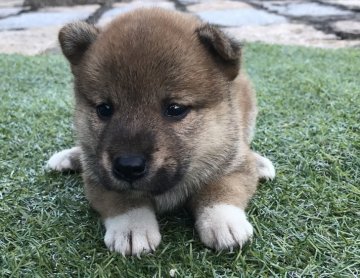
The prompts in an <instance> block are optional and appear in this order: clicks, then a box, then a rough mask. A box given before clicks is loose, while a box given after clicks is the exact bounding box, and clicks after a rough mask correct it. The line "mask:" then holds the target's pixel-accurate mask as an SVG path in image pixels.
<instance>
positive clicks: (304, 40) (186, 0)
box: [0, 0, 360, 55]
mask: <svg viewBox="0 0 360 278" xmlns="http://www.w3.org/2000/svg"><path fill="white" fill-rule="evenodd" d="M22 3H23V0H0V53H21V54H25V55H35V54H41V53H52V52H56V53H57V52H59V51H60V49H59V45H58V43H57V35H58V31H59V29H60V28H61V27H62V26H63V25H64V24H66V23H68V22H70V21H75V20H80V19H90V18H91V20H93V19H95V21H97V25H100V26H103V25H105V24H106V23H108V22H109V21H110V20H112V19H113V18H114V17H116V16H118V15H119V14H122V13H125V12H128V11H131V10H133V9H136V8H139V7H154V6H155V7H161V8H165V9H171V10H174V9H180V10H182V11H186V12H190V13H193V14H195V15H197V16H199V17H200V18H202V19H203V20H205V21H208V22H210V23H213V24H216V25H219V26H220V27H223V28H224V30H225V31H226V32H229V33H230V34H231V35H233V36H234V37H236V38H237V39H240V40H243V41H250V42H252V41H260V42H267V43H276V44H289V45H302V46H313V47H326V48H330V47H331V48H338V47H359V48H360V13H359V10H357V8H358V7H360V0H236V1H235V0H223V1H222V0H143V1H139V0H136V1H131V0H127V1H126V2H125V1H122V2H117V3H114V4H113V5H112V7H110V8H109V9H108V10H106V8H105V12H104V13H103V14H101V12H102V11H103V10H104V7H103V8H101V9H99V7H100V6H99V5H83V6H73V7H51V8H43V9H40V10H38V11H29V10H28V8H26V7H25V10H24V11H23V12H21V14H18V13H19V12H20V11H21V9H22ZM331 3H333V4H334V5H331ZM321 24H325V25H321ZM340 38H342V39H343V40H341V39H340Z"/></svg>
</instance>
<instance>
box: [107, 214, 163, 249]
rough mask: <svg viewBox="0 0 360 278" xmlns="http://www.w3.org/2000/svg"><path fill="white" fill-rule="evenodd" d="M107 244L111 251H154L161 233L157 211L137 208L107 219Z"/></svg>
mask: <svg viewBox="0 0 360 278" xmlns="http://www.w3.org/2000/svg"><path fill="white" fill-rule="evenodd" d="M105 227H106V234H105V239H104V241H105V244H106V246H107V247H108V248H109V249H110V251H116V252H119V253H121V254H122V255H133V256H135V255H137V256H140V254H141V253H149V252H151V251H154V250H155V249H156V247H157V246H158V245H159V244H160V241H161V235H160V232H159V225H158V222H157V220H156V217H155V213H154V212H153V211H152V210H150V209H149V208H145V207H143V208H136V209H132V210H130V211H128V212H126V213H124V214H120V215H118V216H115V217H110V218H107V219H105Z"/></svg>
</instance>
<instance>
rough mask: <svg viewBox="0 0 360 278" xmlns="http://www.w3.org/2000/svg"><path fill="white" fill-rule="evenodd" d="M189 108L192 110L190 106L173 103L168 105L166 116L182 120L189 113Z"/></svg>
mask: <svg viewBox="0 0 360 278" xmlns="http://www.w3.org/2000/svg"><path fill="white" fill-rule="evenodd" d="M189 110H190V107H189V106H185V105H181V104H176V103H171V104H170V105H169V106H168V107H166V110H165V116H166V117H171V118H174V119H177V120H181V119H183V118H185V116H186V115H187V113H188V112H189Z"/></svg>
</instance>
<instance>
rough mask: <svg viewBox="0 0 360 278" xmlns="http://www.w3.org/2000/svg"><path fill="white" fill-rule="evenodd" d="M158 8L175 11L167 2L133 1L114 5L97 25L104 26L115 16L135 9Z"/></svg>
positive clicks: (170, 3) (171, 4)
mask: <svg viewBox="0 0 360 278" xmlns="http://www.w3.org/2000/svg"><path fill="white" fill-rule="evenodd" d="M151 7H158V8H163V9H168V10H175V4H174V3H173V2H168V1H134V2H131V3H115V4H114V5H113V8H112V9H110V10H109V11H107V12H105V13H104V14H103V15H102V16H101V18H100V19H99V22H98V25H99V26H104V25H106V24H107V23H109V22H110V21H111V20H112V19H114V18H115V17H116V16H118V15H120V14H123V13H126V12H129V11H132V10H135V9H137V8H151Z"/></svg>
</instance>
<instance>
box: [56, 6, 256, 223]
mask: <svg viewBox="0 0 360 278" xmlns="http://www.w3.org/2000/svg"><path fill="white" fill-rule="evenodd" d="M59 40H60V44H61V46H62V50H63V53H64V55H65V56H66V57H67V58H68V60H69V62H70V64H71V68H72V72H73V74H74V77H75V97H76V115H75V125H76V130H77V137H78V142H79V145H80V147H81V150H82V155H81V165H82V170H83V177H84V182H85V189H86V196H87V198H88V199H89V201H90V202H91V204H92V206H93V207H94V208H95V209H96V210H97V211H99V213H100V214H101V215H102V217H103V218H104V219H106V218H108V217H112V216H116V215H119V214H121V213H124V212H126V211H128V210H130V209H131V208H136V207H141V206H147V207H150V208H152V207H154V208H156V209H157V210H158V211H164V210H168V209H171V208H173V207H175V206H177V205H180V204H184V203H185V202H186V201H189V205H190V207H191V208H192V209H193V210H194V214H195V216H196V214H197V212H198V211H201V209H202V208H203V207H206V206H209V205H212V204H216V203H220V202H221V203H225V204H231V205H235V206H237V207H240V208H242V209H244V208H245V207H246V205H247V203H248V201H249V199H250V198H251V196H252V195H253V194H254V192H255V189H256V185H257V182H258V179H259V175H258V172H257V170H256V158H255V157H254V156H253V153H252V151H251V150H250V148H249V144H250V142H251V139H252V136H253V132H254V127H255V118H256V103H255V94H254V93H253V91H252V89H251V86H250V84H249V82H248V80H247V78H246V77H245V75H244V74H243V73H242V72H240V73H239V70H240V60H241V47H240V45H239V44H238V43H236V42H235V41H234V40H232V39H230V38H228V37H227V36H226V35H225V34H224V33H223V32H221V31H220V30H218V29H217V28H215V27H213V26H210V25H208V24H204V23H202V22H201V21H199V20H198V19H196V18H195V17H192V16H190V15H186V14H182V13H178V12H169V11H164V10H161V9H148V10H147V9H140V10H137V11H134V12H131V13H129V14H125V15H122V16H120V17H119V18H117V19H115V20H114V21H113V22H112V23H111V24H110V25H108V26H107V27H106V28H105V29H104V30H99V29H97V28H95V27H93V26H91V25H88V24H86V23H74V24H70V25H67V26H65V27H64V28H63V29H62V30H61V31H60V34H59ZM109 102H110V103H111V104H112V106H113V108H114V114H113V115H112V117H111V119H109V120H107V121H102V120H100V119H99V117H98V116H97V115H96V109H95V107H96V105H99V104H101V103H109ZM169 103H180V104H183V105H188V106H190V107H191V110H190V112H189V114H188V115H187V116H186V117H185V118H184V119H182V120H180V121H173V120H171V119H166V118H164V115H163V113H162V111H163V109H164V105H165V106H166V104H169ZM127 152H131V153H133V152H134V153H138V152H140V153H144V154H146V155H147V157H148V159H149V161H150V163H149V171H148V174H147V176H146V177H144V178H143V179H141V180H140V181H139V182H134V183H133V184H132V186H133V188H130V185H129V184H128V183H127V182H124V181H120V180H118V179H116V178H114V177H113V175H112V174H111V167H112V161H113V159H114V157H115V156H116V155H118V154H123V153H127ZM133 189H136V190H135V191H134V190H133Z"/></svg>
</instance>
